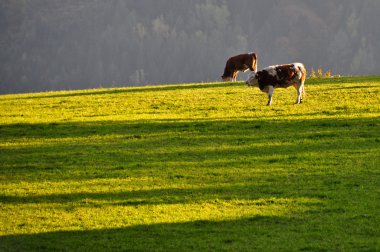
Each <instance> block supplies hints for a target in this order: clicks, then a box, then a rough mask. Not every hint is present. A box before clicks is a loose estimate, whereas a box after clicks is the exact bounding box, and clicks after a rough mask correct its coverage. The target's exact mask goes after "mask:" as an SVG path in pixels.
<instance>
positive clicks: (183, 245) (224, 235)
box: [0, 216, 342, 251]
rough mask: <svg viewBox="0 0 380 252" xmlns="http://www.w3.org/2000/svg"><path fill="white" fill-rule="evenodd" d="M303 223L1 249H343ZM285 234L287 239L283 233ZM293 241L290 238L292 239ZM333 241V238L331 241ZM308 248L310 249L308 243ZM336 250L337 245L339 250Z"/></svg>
mask: <svg viewBox="0 0 380 252" xmlns="http://www.w3.org/2000/svg"><path fill="white" fill-rule="evenodd" d="M306 228H307V225H306V224H304V222H303V220H302V219H297V218H290V217H281V216H252V217H250V218H242V219H237V220H225V221H202V220H201V221H193V222H185V223H162V224H154V225H138V226H132V227H126V228H116V229H100V230H87V231H61V232H53V233H40V234H30V235H9V236H2V237H0V241H1V243H0V249H1V248H3V249H1V251H256V250H257V251H264V250H270V251H281V250H282V251H283V250H291V251H299V250H307V251H317V250H318V251H321V250H331V249H333V250H334V249H339V246H342V244H339V245H337V244H328V243H329V242H328V241H326V242H323V241H321V240H319V239H315V237H313V231H310V230H309V231H308V232H309V233H310V235H305V232H307V230H306ZM284 234H286V235H284ZM289 237H291V239H289ZM331 239H333V237H329V239H328V240H329V241H331ZM305 244H307V245H305ZM334 246H335V247H334Z"/></svg>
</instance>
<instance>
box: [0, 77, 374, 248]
mask: <svg viewBox="0 0 380 252" xmlns="http://www.w3.org/2000/svg"><path fill="white" fill-rule="evenodd" d="M379 83H380V77H378V76H373V77H342V78H332V79H315V80H307V81H306V97H305V100H304V103H302V104H299V105H294V104H293V103H294V101H295V98H296V92H295V90H294V89H291V88H289V89H282V90H276V91H275V94H274V98H273V105H272V106H271V107H267V106H265V104H266V102H267V97H266V95H264V94H263V93H261V92H260V91H259V90H258V89H251V88H248V87H247V86H245V85H243V83H203V84H187V85H168V86H157V87H138V88H118V89H94V90H82V91H70V92H68V91H66V92H46V93H36V94H18V95H1V96H0V180H1V188H0V189H1V191H0V204H1V205H0V210H1V212H0V251H128V250H131V251H253V250H257V251H378V250H380V243H379V241H380V239H379V237H380V228H379V224H380V220H379V214H378V212H379V207H380V204H379V203H380V190H379V189H380V187H379V183H380V176H379V175H380V165H379V164H380V84H379Z"/></svg>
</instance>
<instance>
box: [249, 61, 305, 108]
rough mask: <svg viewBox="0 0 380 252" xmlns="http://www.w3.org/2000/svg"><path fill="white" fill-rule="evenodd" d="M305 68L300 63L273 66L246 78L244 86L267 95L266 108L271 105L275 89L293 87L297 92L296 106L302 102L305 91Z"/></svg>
mask: <svg viewBox="0 0 380 252" xmlns="http://www.w3.org/2000/svg"><path fill="white" fill-rule="evenodd" d="M305 79H306V68H305V66H304V65H303V64H302V63H292V64H285V65H275V66H269V67H266V68H264V69H263V70H261V71H258V72H257V73H252V74H250V76H249V77H248V79H247V81H246V84H247V85H248V86H251V87H258V88H260V90H261V91H263V92H265V93H267V94H268V104H267V105H268V106H269V105H271V104H272V96H273V93H274V89H275V88H287V87H290V86H294V87H295V88H296V90H297V100H296V104H298V103H301V102H302V98H303V97H302V96H303V94H304V91H305V86H304V84H305Z"/></svg>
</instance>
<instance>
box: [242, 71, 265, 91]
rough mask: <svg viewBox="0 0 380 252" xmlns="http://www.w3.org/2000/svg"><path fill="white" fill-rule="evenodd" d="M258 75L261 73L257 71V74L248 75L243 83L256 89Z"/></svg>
mask: <svg viewBox="0 0 380 252" xmlns="http://www.w3.org/2000/svg"><path fill="white" fill-rule="evenodd" d="M260 75H261V71H258V72H257V73H255V72H251V73H250V74H249V75H248V79H247V80H246V81H245V83H246V84H247V85H248V86H250V87H258V86H259V79H260Z"/></svg>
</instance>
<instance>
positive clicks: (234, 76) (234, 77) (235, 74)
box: [232, 71, 238, 81]
mask: <svg viewBox="0 0 380 252" xmlns="http://www.w3.org/2000/svg"><path fill="white" fill-rule="evenodd" d="M237 75H238V72H237V71H236V72H234V73H233V76H232V81H236V77H237Z"/></svg>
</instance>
